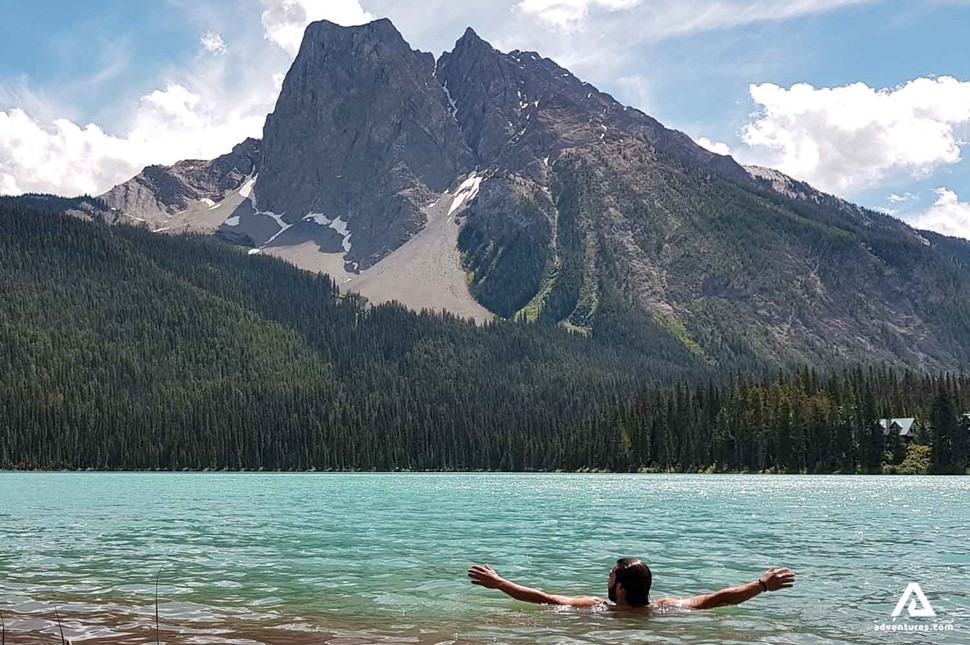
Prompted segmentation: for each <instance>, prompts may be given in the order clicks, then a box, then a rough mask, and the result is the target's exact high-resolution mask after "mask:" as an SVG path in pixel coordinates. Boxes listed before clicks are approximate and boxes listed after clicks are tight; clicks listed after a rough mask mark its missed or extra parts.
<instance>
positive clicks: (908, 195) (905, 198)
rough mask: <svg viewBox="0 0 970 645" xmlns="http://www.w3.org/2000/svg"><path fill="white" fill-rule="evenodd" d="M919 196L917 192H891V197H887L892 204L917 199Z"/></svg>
mask: <svg viewBox="0 0 970 645" xmlns="http://www.w3.org/2000/svg"><path fill="white" fill-rule="evenodd" d="M917 197H918V195H916V194H915V193H903V194H902V195H897V194H896V193H890V194H889V197H887V198H886V199H888V200H889V203H890V204H905V203H906V202H908V201H911V200H913V199H916V198H917Z"/></svg>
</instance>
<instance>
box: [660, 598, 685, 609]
mask: <svg viewBox="0 0 970 645" xmlns="http://www.w3.org/2000/svg"><path fill="white" fill-rule="evenodd" d="M653 606H654V607H683V606H684V599H683V598H660V599H659V600H655V601H654V602H653Z"/></svg>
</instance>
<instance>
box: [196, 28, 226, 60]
mask: <svg viewBox="0 0 970 645" xmlns="http://www.w3.org/2000/svg"><path fill="white" fill-rule="evenodd" d="M199 44H200V45H202V49H204V50H206V51H207V52H209V53H210V54H212V55H213V56H220V55H222V54H225V53H226V41H225V40H223V39H222V36H220V35H219V34H217V33H215V32H213V31H206V32H204V33H203V34H202V37H201V38H199Z"/></svg>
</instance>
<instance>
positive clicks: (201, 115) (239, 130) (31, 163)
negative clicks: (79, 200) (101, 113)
mask: <svg viewBox="0 0 970 645" xmlns="http://www.w3.org/2000/svg"><path fill="white" fill-rule="evenodd" d="M263 118H264V117H263V115H261V114H259V113H258V112H257V113H255V114H253V113H247V111H243V112H241V113H234V112H232V111H229V112H224V111H222V109H218V110H216V109H212V106H211V105H207V104H205V103H204V102H203V100H202V97H200V96H199V95H198V94H195V93H193V92H191V91H189V90H188V89H186V88H185V87H183V86H181V85H171V86H169V87H166V88H165V89H164V90H156V91H154V92H152V93H151V94H148V95H146V96H144V97H142V99H141V101H140V102H139V105H138V107H137V109H136V112H135V116H134V119H133V122H132V125H131V127H130V129H129V130H128V131H127V132H126V133H125V134H124V135H123V136H113V135H110V134H107V133H105V132H104V130H102V129H101V128H100V127H99V126H97V125H94V124H88V125H86V126H84V127H81V126H79V125H77V124H75V123H74V122H72V121H70V120H68V119H56V120H54V122H53V123H52V124H50V125H49V126H45V125H43V124H42V123H40V122H38V121H37V120H35V119H33V118H32V117H31V116H29V115H28V114H27V113H26V112H24V111H23V110H20V109H13V110H10V111H8V112H0V193H3V194H18V193H22V192H44V193H56V194H62V195H77V194H81V193H87V194H95V195H96V194H100V193H102V192H104V191H105V190H107V189H108V188H110V187H111V186H112V185H114V184H116V183H118V182H120V181H123V180H125V179H127V178H128V177H131V176H132V175H134V174H136V173H138V172H139V171H140V170H141V169H142V168H143V167H144V166H146V165H149V164H152V163H173V162H175V161H178V160H179V159H184V158H202V159H207V158H212V157H214V156H217V155H219V154H221V153H223V152H227V151H228V150H230V149H231V148H232V146H233V145H235V144H236V143H239V142H240V141H242V139H243V138H245V137H246V136H259V134H260V132H261V130H262V124H263Z"/></svg>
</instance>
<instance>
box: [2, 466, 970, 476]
mask: <svg viewBox="0 0 970 645" xmlns="http://www.w3.org/2000/svg"><path fill="white" fill-rule="evenodd" d="M8 473H38V474H45V473H46V474H53V473H117V474H140V475H144V474H152V473H158V474H172V475H177V474H189V475H214V474H225V475H243V474H254V475H268V474H276V475H419V474H424V475H427V474H439V475H474V474H483V475H484V474H490V475H706V476H718V475H745V476H765V477H778V476H792V477H796V476H814V477H819V476H826V477H964V476H968V475H970V471H968V472H965V473H897V472H892V473H885V472H883V473H863V472H851V473H846V472H839V471H836V472H775V471H772V470H762V471H744V470H607V469H580V470H485V469H466V470H437V469H428V470H420V469H418V470H332V469H327V470H316V469H308V470H263V469H259V470H250V469H246V468H243V469H239V470H228V469H222V470H215V469H209V468H206V469H190V468H184V469H181V470H162V469H157V470H156V469H145V470H139V469H124V468H117V469H114V468H75V469H70V468H62V469H56V470H48V469H41V468H0V474H8Z"/></svg>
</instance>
